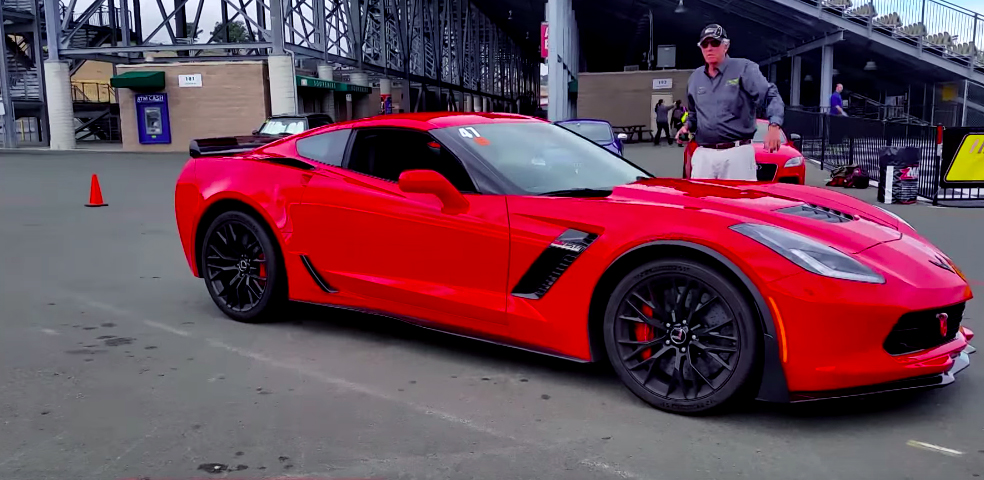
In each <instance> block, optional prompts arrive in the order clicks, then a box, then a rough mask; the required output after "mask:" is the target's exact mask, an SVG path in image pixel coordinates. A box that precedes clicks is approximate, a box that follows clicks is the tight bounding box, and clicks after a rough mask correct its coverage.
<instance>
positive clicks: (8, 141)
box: [0, 8, 17, 148]
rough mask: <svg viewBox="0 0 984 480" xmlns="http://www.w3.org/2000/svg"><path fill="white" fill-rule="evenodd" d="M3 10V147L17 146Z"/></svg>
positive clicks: (0, 21) (0, 87) (0, 33)
mask: <svg viewBox="0 0 984 480" xmlns="http://www.w3.org/2000/svg"><path fill="white" fill-rule="evenodd" d="M3 15H4V14H3V9H2V8H0V96H2V97H3V98H2V99H0V101H2V103H0V107H2V108H0V110H3V112H2V113H0V121H2V122H3V146H4V147H6V148H13V147H15V146H17V132H16V131H15V130H16V127H15V126H14V117H15V116H16V115H15V114H14V99H13V98H12V97H11V95H10V72H9V71H8V68H7V42H6V40H7V33H6V32H4V29H3V26H4V25H3V22H4V18H3Z"/></svg>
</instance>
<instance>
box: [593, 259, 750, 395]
mask: <svg viewBox="0 0 984 480" xmlns="http://www.w3.org/2000/svg"><path fill="white" fill-rule="evenodd" d="M604 329H605V331H604V335H605V346H606V349H607V351H608V357H609V360H610V361H611V363H612V366H613V367H614V369H615V371H616V372H617V373H618V376H619V377H620V378H621V380H622V382H623V383H625V385H626V386H627V387H628V388H629V390H631V391H632V392H633V393H634V394H636V395H637V396H638V397H639V398H641V399H642V400H644V401H646V402H647V403H649V404H650V405H652V406H654V407H656V408H659V409H661V410H665V411H669V412H674V413H688V414H697V413H708V412H711V411H714V410H718V409H719V408H721V407H723V406H725V405H726V404H729V403H731V402H732V401H733V400H736V399H738V398H740V397H743V396H745V395H744V394H745V393H746V391H747V387H748V385H747V383H748V380H749V379H750V378H752V377H753V375H752V373H753V369H754V367H755V365H757V357H758V350H759V343H760V339H759V337H760V335H759V333H758V328H757V325H756V320H755V317H754V315H753V313H752V309H751V308H749V305H748V303H747V302H746V300H745V299H744V296H743V295H742V294H741V292H740V291H739V290H738V289H737V288H736V287H735V286H734V285H733V284H732V283H731V281H729V280H728V279H727V278H726V277H724V276H723V275H721V274H720V273H718V272H717V271H716V270H714V269H712V268H710V267H708V266H706V265H704V264H701V263H699V262H695V261H693V260H689V259H661V260H656V261H651V262H648V263H646V264H645V265H642V266H640V267H638V268H636V269H635V270H633V271H632V272H630V273H629V274H628V275H627V276H626V277H625V278H623V279H622V281H621V282H620V283H619V284H618V286H617V287H616V288H615V291H614V293H613V294H612V296H611V299H610V300H609V303H608V308H607V309H606V310H605V323H604Z"/></svg>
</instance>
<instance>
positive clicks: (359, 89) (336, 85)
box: [296, 75, 372, 93]
mask: <svg viewBox="0 0 984 480" xmlns="http://www.w3.org/2000/svg"><path fill="white" fill-rule="evenodd" d="M296 82H297V86H298V87H310V88H325V89H328V90H334V91H336V92H348V93H369V92H371V91H372V90H371V89H370V88H369V87H363V86H362V85H354V84H351V83H343V82H335V81H332V80H325V79H322V78H316V77H307V76H304V75H297V76H296Z"/></svg>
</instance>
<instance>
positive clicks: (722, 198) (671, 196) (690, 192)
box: [607, 178, 903, 253]
mask: <svg viewBox="0 0 984 480" xmlns="http://www.w3.org/2000/svg"><path fill="white" fill-rule="evenodd" d="M607 199H608V200H610V201H613V202H628V203H650V204H658V205H662V206H668V207H675V208H688V209H694V210H701V211H704V212H710V213H714V214H717V215H722V216H727V217H730V218H732V219H734V220H735V223H742V222H754V223H764V224H770V225H775V226H778V227H782V228H786V229H789V230H792V231H795V232H798V233H800V234H804V235H807V236H809V237H811V238H814V239H816V240H819V241H821V242H823V243H826V244H827V245H830V246H832V247H835V248H838V249H840V250H842V251H845V252H847V253H857V252H860V251H862V250H865V249H868V248H871V247H873V246H875V245H878V244H880V243H884V242H890V241H894V240H898V239H900V238H902V234H903V233H902V232H901V231H900V226H899V224H898V222H897V221H896V220H895V219H894V218H892V217H891V216H890V215H887V214H885V213H884V212H882V211H880V210H879V209H878V208H877V207H873V206H871V205H868V204H867V203H865V202H863V201H861V200H858V199H856V198H854V197H851V196H849V195H846V194H842V193H838V192H833V191H829V190H825V189H822V188H818V187H806V186H801V185H786V184H777V183H752V184H749V183H745V182H729V181H695V180H682V179H665V178H658V179H649V180H642V181H639V182H636V183H632V184H629V185H623V186H619V187H616V188H615V189H614V191H613V192H612V194H611V195H610V196H609V197H607Z"/></svg>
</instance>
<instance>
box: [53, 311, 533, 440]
mask: <svg viewBox="0 0 984 480" xmlns="http://www.w3.org/2000/svg"><path fill="white" fill-rule="evenodd" d="M71 296H73V297H74V298H76V299H77V300H79V301H80V302H82V303H84V304H86V305H89V306H91V307H94V308H98V309H100V310H104V311H106V312H110V313H113V314H116V315H119V316H121V317H125V318H131V319H132V318H138V317H139V316H138V315H136V314H134V313H133V312H130V311H127V310H124V309H122V308H119V307H117V306H115V305H110V304H107V303H103V302H99V301H96V300H92V299H89V298H87V297H85V296H82V295H79V294H72V295H71ZM143 323H144V324H145V325H148V326H151V327H154V328H159V329H161V330H164V331H166V332H169V333H173V334H175V335H180V336H182V337H190V336H191V334H190V333H189V332H186V331H184V330H181V329H178V328H174V327H172V326H170V325H167V324H164V323H161V322H156V321H153V320H144V321H143ZM205 341H206V342H208V344H209V345H210V346H212V347H216V348H221V349H223V350H227V351H229V352H232V353H235V354H237V355H241V356H243V357H247V358H251V359H253V360H256V361H259V362H263V363H265V364H267V365H270V366H273V367H278V368H283V369H287V370H291V371H293V372H295V373H298V374H301V375H305V376H308V377H312V378H314V379H316V380H319V381H321V382H322V383H326V384H328V385H332V386H335V387H338V388H341V389H344V390H348V391H353V392H359V393H363V394H366V395H369V396H371V397H375V398H378V399H382V400H387V401H390V402H394V403H400V404H403V405H406V406H408V407H410V408H412V409H414V410H416V411H418V412H420V413H423V414H425V415H429V416H433V417H437V418H441V419H443V420H446V421H448V422H452V423H457V424H459V425H463V426H465V427H468V428H470V429H472V430H476V431H479V432H483V433H486V434H489V435H492V436H495V437H499V438H507V439H510V440H513V441H518V442H522V441H521V440H519V439H517V438H515V437H513V436H511V435H506V434H505V433H502V432H498V431H496V430H494V429H492V428H489V427H486V426H484V425H479V424H477V423H475V422H473V421H471V420H468V419H466V418H461V417H458V416H456V415H453V414H450V413H447V412H441V411H438V410H434V409H431V408H428V407H426V406H424V405H420V404H417V403H414V402H409V401H407V400H403V399H400V398H397V397H394V396H391V395H389V394H387V393H384V392H381V391H379V390H376V389H374V388H372V387H369V386H367V385H361V384H358V383H353V382H350V381H348V380H345V379H342V378H335V377H332V376H329V375H326V374H324V373H322V372H319V371H317V370H313V369H310V368H307V367H304V366H301V365H294V364H291V363H287V362H284V361H281V360H277V359H274V358H270V357H267V356H265V355H263V354H260V353H256V352H252V351H249V350H245V349H242V348H238V347H235V346H232V345H229V344H226V343H223V342H221V341H219V340H215V339H211V338H208V339H206V340H205ZM524 443H525V442H524Z"/></svg>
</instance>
